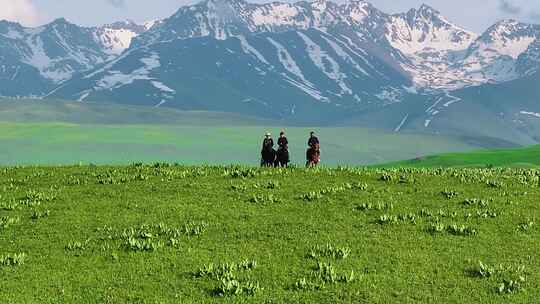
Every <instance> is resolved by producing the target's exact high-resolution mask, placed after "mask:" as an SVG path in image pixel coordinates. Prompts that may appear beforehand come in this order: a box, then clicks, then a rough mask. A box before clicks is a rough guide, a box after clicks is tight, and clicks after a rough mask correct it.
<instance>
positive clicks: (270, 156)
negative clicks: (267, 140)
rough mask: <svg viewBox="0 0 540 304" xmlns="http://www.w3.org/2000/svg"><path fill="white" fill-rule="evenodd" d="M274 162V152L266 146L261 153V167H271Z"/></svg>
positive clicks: (270, 147)
mask: <svg viewBox="0 0 540 304" xmlns="http://www.w3.org/2000/svg"><path fill="white" fill-rule="evenodd" d="M275 161H276V150H274V148H272V146H266V147H265V148H264V149H263V150H262V151H261V167H273V166H274V164H275Z"/></svg>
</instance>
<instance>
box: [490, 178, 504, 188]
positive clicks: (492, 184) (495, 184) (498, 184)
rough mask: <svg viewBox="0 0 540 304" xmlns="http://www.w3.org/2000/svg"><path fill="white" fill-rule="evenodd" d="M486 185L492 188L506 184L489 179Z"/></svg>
mask: <svg viewBox="0 0 540 304" xmlns="http://www.w3.org/2000/svg"><path fill="white" fill-rule="evenodd" d="M486 185H487V186H488V187H490V188H503V187H504V184H503V183H501V182H498V181H495V180H491V181H487V182H486Z"/></svg>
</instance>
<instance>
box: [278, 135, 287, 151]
mask: <svg viewBox="0 0 540 304" xmlns="http://www.w3.org/2000/svg"><path fill="white" fill-rule="evenodd" d="M277 143H278V146H279V148H280V149H283V150H285V151H287V150H288V149H289V141H288V140H287V137H286V136H285V131H281V132H280V133H279V139H278V142H277Z"/></svg>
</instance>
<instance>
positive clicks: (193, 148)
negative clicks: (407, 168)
mask: <svg viewBox="0 0 540 304" xmlns="http://www.w3.org/2000/svg"><path fill="white" fill-rule="evenodd" d="M282 128H283V129H286V131H287V135H288V138H289V141H290V142H291V145H290V148H291V153H292V160H293V162H294V163H297V164H303V163H304V155H305V148H306V141H307V136H308V132H309V131H310V130H312V129H314V130H316V131H317V133H318V135H319V137H320V139H321V141H322V152H323V155H322V158H323V163H324V164H327V165H332V166H333V165H338V164H342V165H355V166H358V165H371V164H379V163H387V162H392V161H399V160H403V159H413V158H417V157H422V156H425V155H432V154H439V153H446V152H462V151H472V150H477V149H479V148H486V147H493V146H496V147H500V146H501V144H502V145H503V146H504V147H507V146H508V145H510V146H517V145H518V144H514V143H509V142H504V141H502V142H500V141H497V139H494V138H488V137H485V138H463V137H454V136H449V135H440V134H439V135H436V134H419V133H407V132H399V133H395V132H392V131H382V130H373V129H367V128H365V127H359V126H343V127H328V126H326V127H324V126H323V127H320V126H319V127H313V126H303V125H292V124H291V123H290V122H280V121H272V120H265V119H261V118H257V117H249V116H242V115H238V114H233V113H216V112H201V111H179V110H175V109H167V108H150V107H138V106H126V105H115V104H107V103H81V102H68V101H62V100H16V99H1V98H0V146H1V147H2V150H1V151H0V165H19V164H35V165H37V164H47V165H58V164H74V163H80V162H82V163H86V164H88V163H95V164H128V163H131V162H156V161H168V162H178V163H182V164H231V163H234V164H237V163H240V164H257V163H258V162H259V150H260V143H261V140H262V136H263V134H264V133H265V132H266V131H271V132H273V133H274V135H275V136H277V134H278V133H279V131H280V130H281V129H282Z"/></svg>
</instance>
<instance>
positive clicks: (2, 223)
mask: <svg viewBox="0 0 540 304" xmlns="http://www.w3.org/2000/svg"><path fill="white" fill-rule="evenodd" d="M20 221H21V219H20V218H19V217H10V216H4V217H0V229H6V228H8V227H10V226H13V225H16V224H18V223H19V222H20Z"/></svg>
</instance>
